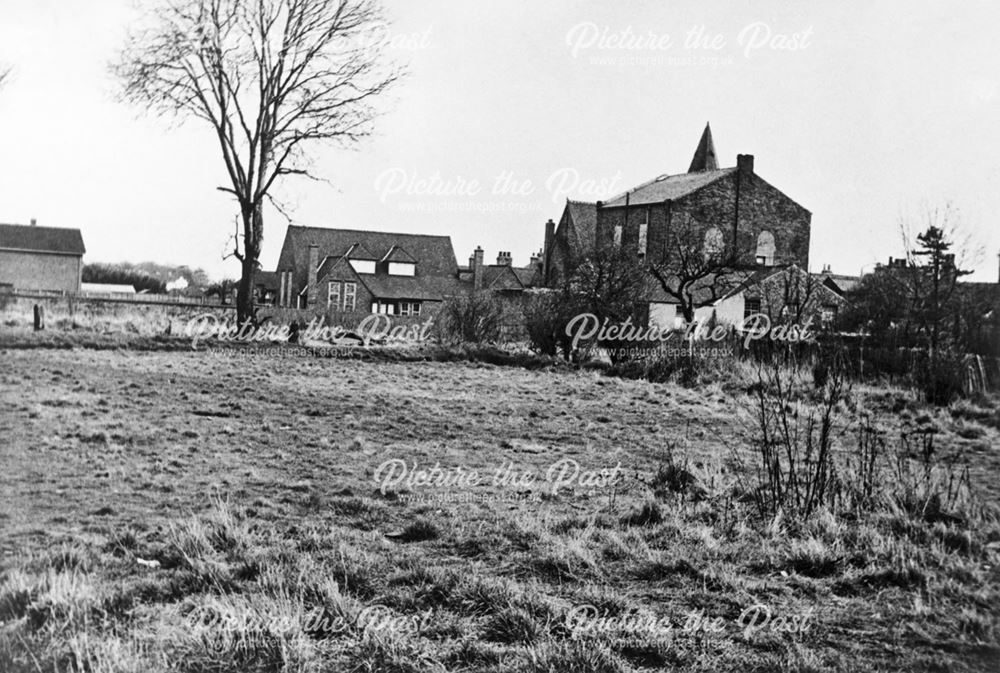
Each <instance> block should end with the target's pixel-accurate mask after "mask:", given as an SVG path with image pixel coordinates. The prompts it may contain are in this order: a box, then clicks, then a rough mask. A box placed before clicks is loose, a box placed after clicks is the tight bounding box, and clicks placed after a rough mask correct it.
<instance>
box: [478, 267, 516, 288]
mask: <svg viewBox="0 0 1000 673" xmlns="http://www.w3.org/2000/svg"><path fill="white" fill-rule="evenodd" d="M483 287H484V288H486V289H489V290H523V289H524V283H522V282H521V278H520V276H518V274H517V272H516V271H514V268H513V267H511V266H507V265H496V264H491V265H489V266H485V267H483Z"/></svg>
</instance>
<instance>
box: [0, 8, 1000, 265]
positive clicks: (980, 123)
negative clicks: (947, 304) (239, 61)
mask: <svg viewBox="0 0 1000 673" xmlns="http://www.w3.org/2000/svg"><path fill="white" fill-rule="evenodd" d="M386 10H387V14H388V16H389V17H390V18H391V19H392V32H391V34H390V35H391V49H390V50H389V54H390V55H391V56H392V58H394V59H396V60H397V61H399V62H402V63H405V64H407V66H408V68H409V76H408V77H407V79H406V80H405V81H404V82H403V83H402V84H400V85H399V86H398V87H397V88H396V89H395V90H394V91H393V93H392V97H391V100H387V101H386V105H385V106H384V107H385V113H384V115H383V116H382V117H381V118H380V119H379V120H378V123H377V135H376V137H374V138H372V139H370V140H369V141H366V142H364V143H363V144H361V145H360V146H359V147H357V148H356V150H353V151H344V150H338V149H320V150H318V151H317V152H315V159H316V161H315V168H316V171H317V172H318V173H320V174H322V175H323V176H324V177H326V178H327V179H328V180H329V181H330V183H331V184H330V185H327V184H319V183H313V182H308V181H288V182H286V183H284V185H283V186H282V188H281V189H280V196H281V197H282V198H283V200H284V201H286V202H287V203H288V205H289V206H290V207H291V215H292V217H293V220H294V222H295V223H296V224H304V225H312V226H323V227H344V228H360V229H377V230H385V231H405V232H417V233H435V234H447V235H450V236H451V237H452V242H453V244H454V247H455V252H456V255H457V256H458V259H459V261H460V263H461V262H463V261H464V260H467V259H468V256H469V254H470V253H471V251H472V249H473V248H474V247H475V246H476V245H481V246H483V248H484V249H485V250H486V256H487V259H492V258H495V256H496V253H497V251H498V250H510V251H511V252H512V253H513V255H514V261H515V263H516V264H518V265H521V264H525V263H527V261H528V257H529V255H530V254H531V253H532V252H533V251H535V250H537V249H538V248H539V247H540V246H541V244H542V237H543V228H544V222H545V220H547V219H548V218H553V219H556V220H558V218H559V215H560V214H561V211H562V205H563V203H564V202H565V199H566V197H567V196H569V197H571V198H580V199H587V200H595V199H596V198H600V197H602V196H610V195H612V194H614V193H618V192H621V191H624V190H625V189H627V188H630V187H633V186H635V185H637V184H639V183H641V182H644V181H646V180H649V179H651V178H653V177H655V176H657V175H660V174H663V173H671V174H672V173H682V172H684V171H686V170H687V166H688V163H689V162H690V160H691V155H692V153H693V152H694V149H695V146H696V145H697V142H698V138H699V136H700V134H701V132H702V129H703V127H704V125H705V122H706V121H710V122H711V124H712V130H713V134H714V137H715V144H716V149H717V151H718V154H719V161H720V164H721V165H723V166H731V165H734V164H735V162H736V154H737V153H748V154H753V155H754V156H755V164H756V165H755V168H756V171H757V172H758V173H759V174H760V175H761V176H762V177H763V178H764V179H765V180H767V181H768V182H770V183H771V184H773V185H775V186H776V187H778V188H779V189H781V190H782V191H784V192H785V193H786V194H788V195H789V196H790V197H791V198H793V199H795V200H796V201H797V202H798V203H800V204H802V205H803V206H804V207H806V208H807V209H809V210H810V211H812V214H813V218H812V245H811V253H810V264H811V266H812V268H813V270H818V269H819V268H820V267H821V266H822V265H823V264H830V265H832V267H833V269H834V271H837V272H842V273H853V274H856V273H858V272H859V271H860V270H861V269H862V268H867V267H870V266H871V265H873V264H874V263H875V262H876V261H885V259H886V258H887V257H889V256H890V255H898V254H899V252H900V250H901V246H900V242H899V238H900V237H899V233H898V220H899V218H900V216H901V215H904V216H905V215H906V214H910V215H911V216H912V217H915V218H918V217H919V214H920V213H921V212H922V211H923V210H924V208H925V207H926V206H927V205H930V206H934V205H939V204H942V203H944V202H945V201H948V200H950V201H952V202H953V203H954V204H955V205H956V206H957V207H958V208H959V209H960V210H961V213H962V217H963V222H964V225H965V226H966V228H967V229H968V230H969V231H970V232H971V233H972V234H973V235H974V236H975V238H976V239H977V240H978V241H979V243H980V244H981V245H982V246H983V248H984V254H983V256H982V258H981V261H980V263H979V265H978V267H977V271H978V272H977V274H976V275H975V276H974V277H973V278H974V279H976V280H992V281H995V280H996V279H997V267H998V261H997V252H998V250H1000V226H998V222H1000V217H998V213H1000V162H998V158H1000V123H998V122H1000V82H998V78H1000V49H998V48H997V46H996V45H997V43H996V39H997V27H998V26H1000V3H997V2H995V0H983V1H982V2H973V1H963V2H961V3H948V2H924V1H917V2H914V1H912V0H908V1H905V2H904V1H897V2H866V3H851V4H850V5H849V6H848V5H846V4H845V3H843V2H822V3H819V2H810V3H802V2H791V1H786V2H727V3H715V2H707V1H706V0H696V1H693V2H686V1H685V2H673V1H664V0H660V1H656V2H628V3H623V2H607V1H605V2H584V1H580V2H570V1H546V2H539V1H538V0H523V1H522V0H504V1H502V2H496V1H490V2H486V1H470V0H464V1H463V0H447V1H445V0H441V1H437V0H421V1H420V2H411V1H408V0H406V1H404V0H396V1H390V2H388V3H387V5H386ZM134 12H135V7H134V5H133V0H0V63H7V64H10V65H13V66H14V68H15V70H14V74H13V78H12V81H10V83H9V84H8V85H7V86H6V88H5V89H3V91H2V92H0V222H21V223H27V222H28V221H29V219H31V218H33V217H34V218H37V219H38V223H39V224H43V225H48V226H59V227H79V228H80V229H82V231H83V237H84V241H85V243H86V246H87V255H86V257H85V260H86V261H88V262H95V261H105V262H116V261H123V260H128V261H133V262H141V261H147V260H152V261H157V262H166V263H175V264H187V265H189V266H192V267H203V268H204V269H205V270H206V271H208V273H209V274H210V275H211V276H213V277H216V278H219V277H223V276H230V277H235V276H237V275H238V273H239V270H238V265H237V263H236V262H235V261H233V260H229V261H225V262H224V261H222V259H221V258H222V253H223V250H224V248H225V247H226V242H227V239H228V237H229V236H230V234H231V231H232V227H233V218H234V215H235V213H236V210H235V208H234V205H233V203H232V202H230V201H229V200H228V199H227V197H226V196H225V195H224V194H222V193H221V192H218V191H216V189H215V187H216V185H219V184H223V183H224V175H223V171H222V164H221V160H220V158H219V155H218V149H217V146H216V144H215V143H214V140H213V136H212V132H211V130H210V129H208V128H206V127H205V126H203V125H202V124H201V123H200V122H195V121H192V122H189V123H186V124H182V125H178V124H177V123H170V122H168V121H166V120H163V119H160V118H156V117H148V116H143V115H142V114H141V113H140V112H139V111H138V110H136V109H134V108H130V107H127V106H126V105H124V104H122V103H119V102H117V101H116V97H115V96H116V89H115V82H114V81H113V80H112V78H111V76H110V75H109V73H108V63H109V62H110V61H111V60H112V59H113V58H114V57H115V55H116V52H117V51H118V49H119V48H120V46H121V44H122V41H123V37H124V34H125V31H126V29H127V26H128V25H129V22H130V21H132V20H133V19H134V17H135V13H134ZM693 38H697V40H696V44H695V45H691V43H690V42H688V43H687V44H686V40H690V39H693ZM626 47H633V48H626ZM779 47H784V48H783V49H782V48H779ZM435 176H436V177H437V179H438V182H435V181H434V178H435ZM473 183H475V186H474V185H473ZM427 191H431V192H441V191H452V192H457V193H455V194H453V195H439V194H435V193H431V194H427V193H426V192H427ZM917 224H919V221H918V222H917ZM285 227H286V221H285V220H284V219H283V218H282V217H280V216H279V215H278V214H276V213H273V212H270V213H268V219H267V221H266V225H265V245H264V253H263V255H262V262H263V264H264V268H266V269H273V268H274V264H275V262H276V260H277V256H278V252H279V249H280V247H281V242H282V240H283V238H284V233H285Z"/></svg>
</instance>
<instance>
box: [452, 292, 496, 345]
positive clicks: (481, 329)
mask: <svg viewBox="0 0 1000 673" xmlns="http://www.w3.org/2000/svg"><path fill="white" fill-rule="evenodd" d="M503 317H504V306H503V302H501V301H500V300H499V299H498V298H497V297H496V295H494V294H493V293H491V292H475V293H473V294H471V295H468V296H465V297H452V298H450V299H448V300H447V301H445V302H444V305H443V306H442V307H441V312H440V314H439V319H438V334H439V336H440V338H441V339H442V341H445V342H447V343H451V344H457V343H474V344H482V343H496V342H499V341H500V340H501V336H502V331H503Z"/></svg>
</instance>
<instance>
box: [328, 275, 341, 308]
mask: <svg viewBox="0 0 1000 673" xmlns="http://www.w3.org/2000/svg"><path fill="white" fill-rule="evenodd" d="M340 297H341V292H340V281H339V280H331V281H330V282H329V283H327V285H326V306H327V308H333V310H335V311H337V310H339V309H340Z"/></svg>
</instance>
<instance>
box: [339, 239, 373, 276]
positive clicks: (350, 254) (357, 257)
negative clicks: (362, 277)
mask: <svg viewBox="0 0 1000 673" xmlns="http://www.w3.org/2000/svg"><path fill="white" fill-rule="evenodd" d="M346 257H347V261H348V262H350V263H351V268H352V269H354V273H375V264H376V263H377V261H378V257H376V256H375V255H373V254H372V253H371V251H370V250H368V249H366V248H365V247H364V246H363V245H361V244H360V243H355V244H354V245H352V246H351V248H350V250H348V251H347V255H346Z"/></svg>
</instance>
